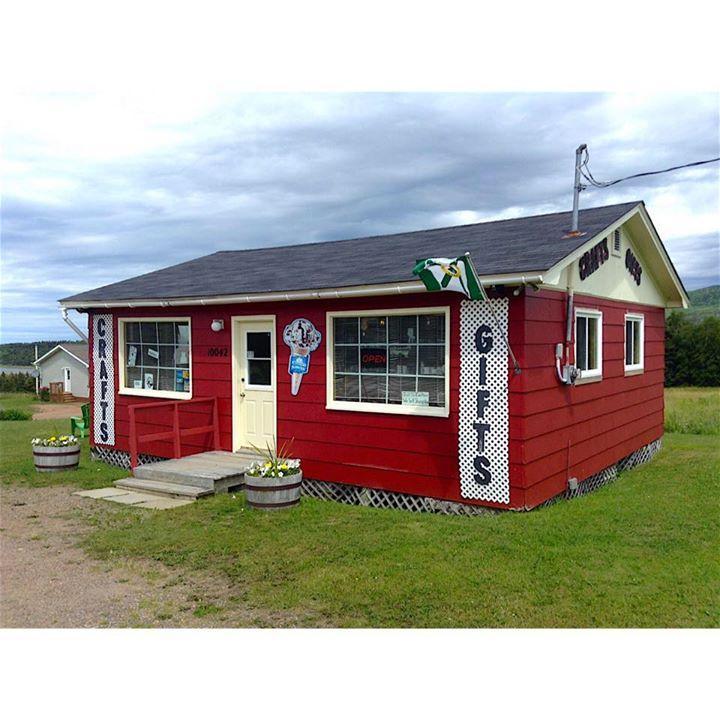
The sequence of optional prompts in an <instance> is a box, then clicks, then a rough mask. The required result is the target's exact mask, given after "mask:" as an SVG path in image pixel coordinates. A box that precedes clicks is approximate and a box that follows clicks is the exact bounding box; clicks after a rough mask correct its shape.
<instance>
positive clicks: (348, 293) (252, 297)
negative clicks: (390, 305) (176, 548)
mask: <svg viewBox="0 0 720 720" xmlns="http://www.w3.org/2000/svg"><path fill="white" fill-rule="evenodd" d="M480 281H481V282H482V284H483V285H485V286H487V285H528V284H530V283H533V284H540V283H542V281H543V276H542V275H540V274H530V275H488V276H486V277H481V278H480ZM425 291H426V290H425V285H423V283H422V282H420V281H419V280H412V281H410V282H405V283H386V284H383V285H360V286H356V287H348V288H328V289H325V290H298V291H295V292H269V293H252V294H248V295H217V296H214V297H194V298H175V299H168V300H161V299H147V300H145V299H140V300H108V301H106V302H103V301H93V300H87V301H84V302H83V301H79V302H61V303H60V306H61V308H62V309H63V319H65V322H67V323H68V324H70V323H71V322H72V321H70V320H69V319H68V318H67V310H68V309H76V310H80V309H85V308H115V307H125V308H136V307H177V306H180V305H230V304H237V303H255V302H286V301H294V300H324V299H336V298H354V297H374V296H376V295H408V294H410V293H419V292H425ZM71 327H73V329H75V331H76V332H78V330H77V328H76V327H75V326H74V325H71ZM85 339H87V338H85Z"/></svg>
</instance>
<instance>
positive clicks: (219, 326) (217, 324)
mask: <svg viewBox="0 0 720 720" xmlns="http://www.w3.org/2000/svg"><path fill="white" fill-rule="evenodd" d="M210 329H211V330H212V331H213V332H220V331H221V330H224V329H225V321H224V320H213V321H212V323H211V325H210Z"/></svg>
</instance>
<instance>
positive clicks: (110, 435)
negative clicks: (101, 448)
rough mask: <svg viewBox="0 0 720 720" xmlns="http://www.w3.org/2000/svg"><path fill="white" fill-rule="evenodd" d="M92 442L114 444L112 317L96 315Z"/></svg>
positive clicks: (94, 324)
mask: <svg viewBox="0 0 720 720" xmlns="http://www.w3.org/2000/svg"><path fill="white" fill-rule="evenodd" d="M92 338H93V440H94V441H95V444H96V445H115V369H114V365H113V316H112V315H93V318H92Z"/></svg>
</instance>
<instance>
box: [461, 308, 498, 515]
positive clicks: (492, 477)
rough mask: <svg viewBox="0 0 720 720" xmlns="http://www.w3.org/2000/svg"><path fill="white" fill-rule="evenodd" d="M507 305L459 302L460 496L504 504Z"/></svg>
mask: <svg viewBox="0 0 720 720" xmlns="http://www.w3.org/2000/svg"><path fill="white" fill-rule="evenodd" d="M491 304H492V309H494V311H495V312H494V313H493V312H492V310H491V307H490V306H491ZM508 307H509V305H508V300H507V299H506V298H497V299H492V300H463V301H462V303H461V304H460V418H459V432H458V443H459V454H458V455H459V460H460V494H461V496H462V497H464V498H468V499H472V500H485V501H486V502H495V503H502V504H508V503H509V502H510V468H509V448H508V443H509V409H508V372H509V371H508V351H507V346H506V345H505V341H504V340H503V335H504V336H505V337H507V331H508Z"/></svg>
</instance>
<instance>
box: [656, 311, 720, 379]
mask: <svg viewBox="0 0 720 720" xmlns="http://www.w3.org/2000/svg"><path fill="white" fill-rule="evenodd" d="M679 385H694V386H697V387H718V386H720V318H718V317H706V318H705V319H704V320H702V321H701V322H697V321H696V322H693V321H692V320H691V319H689V318H688V316H687V315H686V314H685V313H682V312H677V311H676V312H672V313H670V315H669V316H668V318H667V320H666V322H665V386H666V387H676V386H679Z"/></svg>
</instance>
